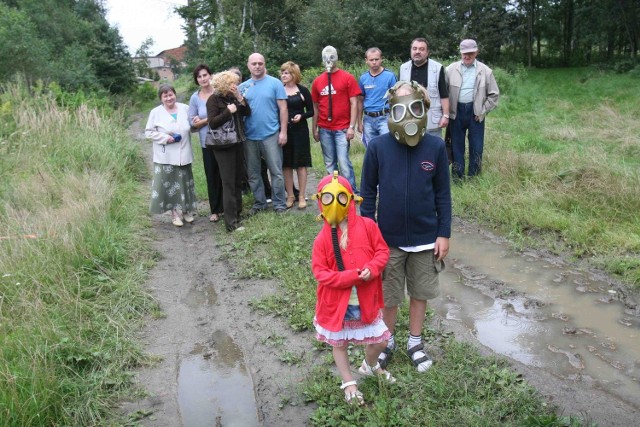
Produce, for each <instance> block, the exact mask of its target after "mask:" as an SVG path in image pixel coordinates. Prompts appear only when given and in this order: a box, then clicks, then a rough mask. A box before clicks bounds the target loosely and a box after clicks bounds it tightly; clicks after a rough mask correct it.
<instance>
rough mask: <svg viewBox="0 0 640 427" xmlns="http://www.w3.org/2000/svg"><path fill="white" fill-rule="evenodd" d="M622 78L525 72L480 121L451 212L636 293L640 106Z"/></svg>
mask: <svg viewBox="0 0 640 427" xmlns="http://www.w3.org/2000/svg"><path fill="white" fill-rule="evenodd" d="M637 84H638V82H637V78H634V77H633V76H631V75H619V74H608V73H607V74H605V73H601V72H598V71H596V70H592V69H570V70H544V71H536V70H533V71H530V72H529V73H528V74H527V76H526V78H525V79H523V80H521V81H520V82H518V84H517V91H516V92H515V93H506V94H504V95H503V97H502V99H501V101H500V106H499V107H498V109H497V110H496V111H495V112H494V113H492V114H490V115H489V117H488V119H487V132H486V137H485V156H484V164H483V174H482V176H481V177H479V178H476V179H474V180H471V181H469V182H467V183H465V184H464V185H463V186H456V187H455V188H454V189H453V199H454V205H455V206H454V212H455V214H456V215H459V216H463V217H472V218H475V219H477V220H479V221H481V222H484V223H487V224H490V225H492V226H496V227H500V228H501V229H502V230H503V231H504V232H505V233H507V234H510V235H511V237H512V238H514V240H515V241H517V242H520V243H522V244H527V245H534V246H538V247H541V248H546V249H550V250H551V251H553V252H557V253H569V254H571V255H573V256H574V257H576V258H581V259H584V260H586V261H588V262H590V263H592V264H594V265H596V266H599V267H602V268H604V269H606V270H607V271H609V272H611V273H614V274H617V275H619V277H620V278H621V279H622V280H625V281H626V282H627V283H629V284H631V285H635V286H636V287H638V286H640V216H638V214H637V212H639V211H640V168H639V166H640V136H639V135H640V122H638V120H637V119H636V117H635V112H636V111H638V109H639V108H640V103H639V102H638V99H637V94H634V93H633V91H631V90H629V88H630V87H633V86H634V85H635V86H636V87H637Z"/></svg>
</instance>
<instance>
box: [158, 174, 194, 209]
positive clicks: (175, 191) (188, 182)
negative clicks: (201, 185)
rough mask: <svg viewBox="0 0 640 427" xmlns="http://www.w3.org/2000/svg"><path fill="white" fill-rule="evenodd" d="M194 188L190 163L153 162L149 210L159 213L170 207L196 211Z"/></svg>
mask: <svg viewBox="0 0 640 427" xmlns="http://www.w3.org/2000/svg"><path fill="white" fill-rule="evenodd" d="M196 202H197V201H196V190H195V184H194V182H193V172H192V171H191V165H190V164H189V165H184V166H175V165H165V164H162V163H154V164H153V181H152V182H151V204H150V206H149V212H151V213H152V214H161V213H164V212H166V211H168V210H171V209H177V210H181V211H183V212H195V211H196Z"/></svg>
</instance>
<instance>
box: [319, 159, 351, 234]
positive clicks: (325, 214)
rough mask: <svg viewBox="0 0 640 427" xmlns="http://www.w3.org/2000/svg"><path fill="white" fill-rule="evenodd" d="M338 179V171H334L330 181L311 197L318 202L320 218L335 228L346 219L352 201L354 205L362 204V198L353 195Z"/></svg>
mask: <svg viewBox="0 0 640 427" xmlns="http://www.w3.org/2000/svg"><path fill="white" fill-rule="evenodd" d="M338 178H339V177H338V171H334V172H333V177H332V178H331V181H330V182H329V183H327V184H326V185H324V186H323V187H322V189H321V190H320V192H319V193H316V194H314V195H313V198H314V199H317V200H320V205H321V209H322V212H321V213H320V217H321V218H324V219H325V220H326V221H327V222H328V223H329V225H331V226H332V227H336V226H337V225H338V224H340V223H341V222H342V221H344V219H345V218H346V217H347V215H348V214H349V204H350V203H351V201H352V200H353V201H354V202H355V203H360V202H362V197H360V196H356V195H355V194H353V193H352V192H351V191H350V190H349V189H348V188H347V187H345V186H344V185H342V184H341V183H340V181H339V179H338ZM342 179H344V178H342ZM345 181H346V180H345Z"/></svg>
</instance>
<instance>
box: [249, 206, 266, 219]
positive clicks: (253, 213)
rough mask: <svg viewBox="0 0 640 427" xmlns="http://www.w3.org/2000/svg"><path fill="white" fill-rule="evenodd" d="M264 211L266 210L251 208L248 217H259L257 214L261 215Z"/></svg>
mask: <svg viewBox="0 0 640 427" xmlns="http://www.w3.org/2000/svg"><path fill="white" fill-rule="evenodd" d="M262 211H264V209H258V208H251V209H249V211H248V212H247V217H250V216H254V215H257V214H259V213H260V212H262Z"/></svg>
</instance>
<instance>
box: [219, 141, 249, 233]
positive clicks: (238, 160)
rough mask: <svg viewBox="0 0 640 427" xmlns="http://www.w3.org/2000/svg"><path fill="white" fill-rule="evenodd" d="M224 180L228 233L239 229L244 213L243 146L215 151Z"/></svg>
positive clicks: (225, 222)
mask: <svg viewBox="0 0 640 427" xmlns="http://www.w3.org/2000/svg"><path fill="white" fill-rule="evenodd" d="M211 151H213V153H214V154H215V158H216V160H217V161H218V166H219V168H220V178H221V179H222V187H223V191H222V194H223V198H222V203H223V205H224V224H225V226H226V228H227V230H228V231H233V230H235V229H236V228H238V227H239V224H240V213H241V212H242V181H243V179H244V176H245V171H244V151H243V148H242V144H235V145H233V146H232V147H231V148H227V149H224V150H220V149H217V150H214V149H212V150H211Z"/></svg>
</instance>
